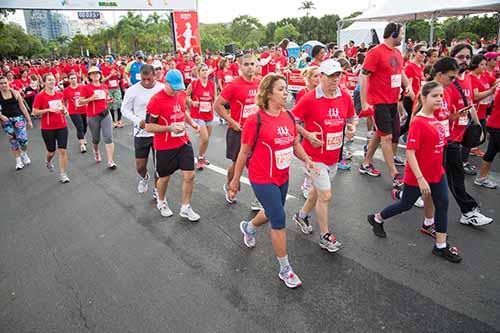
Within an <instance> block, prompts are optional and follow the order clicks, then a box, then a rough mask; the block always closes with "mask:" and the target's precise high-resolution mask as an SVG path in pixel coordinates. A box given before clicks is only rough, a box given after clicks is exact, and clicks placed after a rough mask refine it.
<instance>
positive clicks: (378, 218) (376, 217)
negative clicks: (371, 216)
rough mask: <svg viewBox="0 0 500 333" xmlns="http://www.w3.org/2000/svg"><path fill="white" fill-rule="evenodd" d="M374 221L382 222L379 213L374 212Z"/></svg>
mask: <svg viewBox="0 0 500 333" xmlns="http://www.w3.org/2000/svg"><path fill="white" fill-rule="evenodd" d="M375 222H377V223H382V222H384V220H383V219H382V217H381V216H380V213H377V214H375Z"/></svg>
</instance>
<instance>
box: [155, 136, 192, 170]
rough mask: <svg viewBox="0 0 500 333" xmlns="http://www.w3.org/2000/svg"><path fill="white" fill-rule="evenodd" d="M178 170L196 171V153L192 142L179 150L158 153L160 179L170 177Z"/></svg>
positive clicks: (159, 151) (157, 161) (158, 151)
mask: <svg viewBox="0 0 500 333" xmlns="http://www.w3.org/2000/svg"><path fill="white" fill-rule="evenodd" d="M177 170H183V171H194V153H193V146H192V145H191V142H188V143H186V144H185V145H183V146H180V147H179V148H175V149H168V150H157V151H156V173H157V174H158V177H168V176H170V175H172V174H173V173H174V172H175V171H177Z"/></svg>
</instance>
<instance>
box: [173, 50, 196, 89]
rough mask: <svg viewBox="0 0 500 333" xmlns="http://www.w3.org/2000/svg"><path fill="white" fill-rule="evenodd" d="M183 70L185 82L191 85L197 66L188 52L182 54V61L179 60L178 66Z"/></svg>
mask: <svg viewBox="0 0 500 333" xmlns="http://www.w3.org/2000/svg"><path fill="white" fill-rule="evenodd" d="M176 68H177V69H178V70H180V71H181V73H182V77H183V78H184V84H185V85H189V84H190V83H191V80H192V73H193V69H194V68H195V64H194V62H193V61H192V60H191V57H190V55H189V53H188V52H185V53H184V55H183V56H182V62H179V63H178V64H177V67H176Z"/></svg>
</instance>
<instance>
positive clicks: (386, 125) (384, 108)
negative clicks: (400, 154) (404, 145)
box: [373, 104, 401, 142]
mask: <svg viewBox="0 0 500 333" xmlns="http://www.w3.org/2000/svg"><path fill="white" fill-rule="evenodd" d="M373 109H374V111H375V116H374V119H375V126H376V128H377V134H378V136H386V135H392V141H393V142H398V139H399V133H400V131H401V129H400V127H401V124H400V123H399V113H398V104H376V105H374V107H373Z"/></svg>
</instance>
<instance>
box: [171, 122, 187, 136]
mask: <svg viewBox="0 0 500 333" xmlns="http://www.w3.org/2000/svg"><path fill="white" fill-rule="evenodd" d="M185 129H186V126H184V124H174V125H172V133H175V134H179V133H182V132H183V131H184V130H185Z"/></svg>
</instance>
